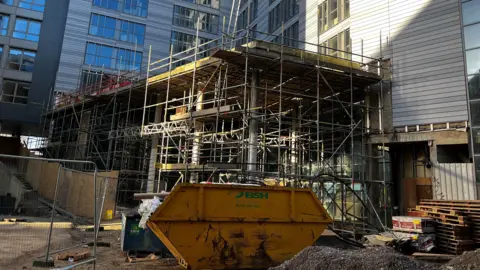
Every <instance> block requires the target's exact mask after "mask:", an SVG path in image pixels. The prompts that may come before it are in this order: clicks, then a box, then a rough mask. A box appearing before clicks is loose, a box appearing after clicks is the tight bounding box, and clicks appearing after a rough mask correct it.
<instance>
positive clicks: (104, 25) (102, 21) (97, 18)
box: [89, 14, 117, 39]
mask: <svg viewBox="0 0 480 270" xmlns="http://www.w3.org/2000/svg"><path fill="white" fill-rule="evenodd" d="M116 25H117V20H116V19H115V18H112V17H107V16H104V15H97V14H92V17H91V19H90V30H89V33H90V35H94V36H100V37H104V38H110V39H114V38H115V28H116Z"/></svg>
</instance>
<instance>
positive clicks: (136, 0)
mask: <svg viewBox="0 0 480 270" xmlns="http://www.w3.org/2000/svg"><path fill="white" fill-rule="evenodd" d="M92 1H93V2H92V3H93V5H94V6H97V7H102V8H107V9H111V10H116V11H120V12H123V13H126V14H130V15H134V16H139V17H147V13H148V0H92Z"/></svg>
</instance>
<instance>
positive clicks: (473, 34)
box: [463, 23, 480, 50]
mask: <svg viewBox="0 0 480 270" xmlns="http://www.w3.org/2000/svg"><path fill="white" fill-rule="evenodd" d="M463 31H464V34H465V35H464V37H465V49H466V50H468V49H473V48H479V47H480V35H479V34H478V33H480V23H477V24H474V25H469V26H465V27H464V28H463Z"/></svg>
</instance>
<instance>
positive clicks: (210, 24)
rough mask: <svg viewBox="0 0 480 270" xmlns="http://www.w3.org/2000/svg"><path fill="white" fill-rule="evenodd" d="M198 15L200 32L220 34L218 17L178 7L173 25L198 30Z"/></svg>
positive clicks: (174, 11)
mask: <svg viewBox="0 0 480 270" xmlns="http://www.w3.org/2000/svg"><path fill="white" fill-rule="evenodd" d="M197 15H198V17H199V19H200V26H199V30H200V31H206V32H210V33H215V34H216V33H217V32H218V16H216V15H212V14H210V13H205V12H200V11H198V12H197V11H196V10H194V9H190V8H186V7H181V6H177V5H175V7H174V10H173V25H177V26H181V27H186V28H192V29H196V28H197Z"/></svg>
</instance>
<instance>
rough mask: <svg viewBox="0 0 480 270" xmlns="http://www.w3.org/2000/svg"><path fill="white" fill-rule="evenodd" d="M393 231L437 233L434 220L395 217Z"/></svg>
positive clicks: (393, 218)
mask: <svg viewBox="0 0 480 270" xmlns="http://www.w3.org/2000/svg"><path fill="white" fill-rule="evenodd" d="M392 223H393V230H394V231H401V232H416V233H432V232H435V227H434V223H433V219H431V218H428V217H408V216H393V217H392Z"/></svg>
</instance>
